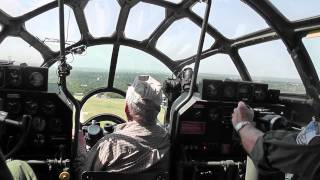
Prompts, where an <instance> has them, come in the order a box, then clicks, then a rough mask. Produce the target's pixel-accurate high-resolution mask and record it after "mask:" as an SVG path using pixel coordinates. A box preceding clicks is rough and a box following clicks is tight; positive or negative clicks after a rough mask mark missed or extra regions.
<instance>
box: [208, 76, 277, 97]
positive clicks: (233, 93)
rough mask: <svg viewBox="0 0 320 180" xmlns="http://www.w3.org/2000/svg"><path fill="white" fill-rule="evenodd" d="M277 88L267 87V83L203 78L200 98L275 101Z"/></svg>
mask: <svg viewBox="0 0 320 180" xmlns="http://www.w3.org/2000/svg"><path fill="white" fill-rule="evenodd" d="M279 94H280V91H279V90H272V89H270V90H269V89H268V84H263V83H253V82H246V81H222V80H209V79H204V80H203V88H202V99H205V100H221V101H245V102H249V103H250V102H266V103H277V101H278V100H279Z"/></svg>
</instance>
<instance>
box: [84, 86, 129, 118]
mask: <svg viewBox="0 0 320 180" xmlns="http://www.w3.org/2000/svg"><path fill="white" fill-rule="evenodd" d="M124 107H125V97H122V96H121V95H119V94H116V93H111V92H107V93H99V94H97V95H94V96H92V97H91V98H89V99H88V100H87V102H86V103H85V104H84V105H83V107H82V110H81V116H80V122H85V121H86V120H88V119H89V118H91V117H93V116H96V115H98V114H105V113H108V114H114V115H117V116H119V117H121V118H122V119H124V120H127V116H126V114H125V112H124Z"/></svg>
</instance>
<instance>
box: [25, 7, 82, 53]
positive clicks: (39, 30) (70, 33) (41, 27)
mask: <svg viewBox="0 0 320 180" xmlns="http://www.w3.org/2000/svg"><path fill="white" fill-rule="evenodd" d="M64 7H65V9H64V21H65V23H66V24H65V33H66V34H65V39H66V45H67V46H70V45H72V44H74V43H76V42H77V41H79V40H80V38H81V34H80V31H79V28H78V25H77V22H76V19H75V16H74V14H73V11H72V9H71V8H70V7H69V6H64ZM69 18H70V19H69ZM26 28H27V30H28V31H29V32H30V33H32V34H33V35H35V36H37V37H38V38H39V39H40V40H41V41H43V42H44V43H45V44H46V45H48V46H49V47H50V48H51V49H52V50H54V51H59V50H60V44H59V42H60V34H59V9H58V8H54V9H52V10H49V11H46V12H45V13H43V14H40V15H38V16H36V17H34V18H32V19H30V20H29V21H27V22H26Z"/></svg>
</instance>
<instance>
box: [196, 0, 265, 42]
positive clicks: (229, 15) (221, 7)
mask: <svg viewBox="0 0 320 180" xmlns="http://www.w3.org/2000/svg"><path fill="white" fill-rule="evenodd" d="M205 7H206V3H196V4H195V5H194V6H193V7H192V11H194V12H195V13H197V14H198V15H199V16H201V17H204V13H205ZM209 23H210V24H211V25H213V26H214V27H216V28H217V29H218V30H219V31H220V32H221V33H222V34H223V35H225V36H226V37H228V38H231V39H233V38H237V37H239V36H242V35H245V34H248V33H252V32H255V31H258V30H262V29H265V28H267V27H268V25H267V23H266V22H265V21H264V19H263V18H262V17H260V16H259V15H258V14H257V13H256V12H255V11H254V10H252V9H251V8H250V7H248V6H247V5H246V4H244V3H243V2H241V1H240V0H232V1H231V0H215V1H213V2H212V6H211V11H210V17H209Z"/></svg>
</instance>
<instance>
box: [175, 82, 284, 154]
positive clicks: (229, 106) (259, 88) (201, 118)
mask: <svg viewBox="0 0 320 180" xmlns="http://www.w3.org/2000/svg"><path fill="white" fill-rule="evenodd" d="M279 94H280V91H279V90H271V89H268V85H267V84H263V83H253V82H245V81H222V80H209V79H204V80H203V87H202V93H201V94H199V95H198V96H196V95H194V96H193V97H192V99H191V100H190V101H189V103H188V104H186V105H185V106H184V107H183V108H181V110H180V111H179V116H178V118H179V127H178V139H179V142H180V143H181V144H182V146H183V147H184V149H185V150H187V151H191V152H194V153H193V154H198V155H200V157H201V154H203V153H204V154H205V155H204V157H205V158H208V154H210V155H214V156H216V157H221V155H224V156H226V157H227V156H229V157H245V153H244V151H243V150H242V147H241V144H240V141H239V137H238V136H237V133H235V132H234V130H233V127H232V122H231V118H232V113H233V109H234V108H235V107H237V104H238V102H239V101H244V102H245V103H247V104H248V105H250V106H251V107H252V108H255V109H260V110H262V111H264V110H266V111H272V112H275V110H280V109H281V108H282V105H280V104H278V100H279Z"/></svg>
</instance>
